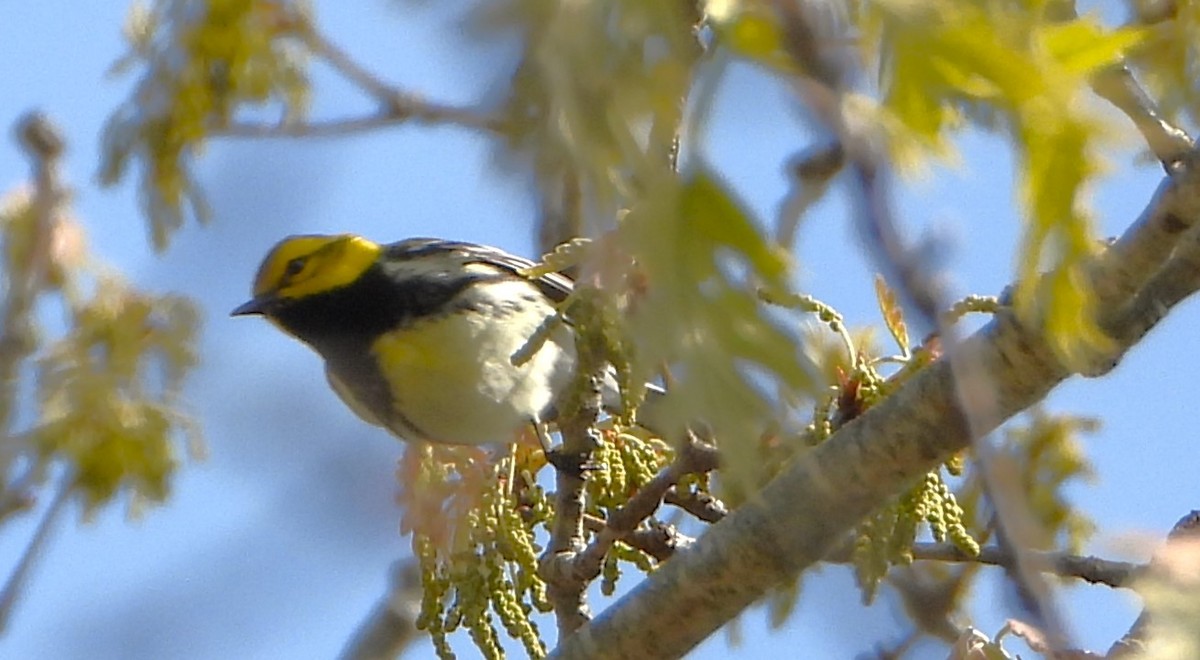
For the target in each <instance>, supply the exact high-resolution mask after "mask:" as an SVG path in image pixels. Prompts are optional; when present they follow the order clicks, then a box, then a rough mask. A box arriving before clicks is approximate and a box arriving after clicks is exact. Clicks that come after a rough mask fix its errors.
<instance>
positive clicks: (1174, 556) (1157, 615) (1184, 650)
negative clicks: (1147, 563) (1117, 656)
mask: <svg viewBox="0 0 1200 660" xmlns="http://www.w3.org/2000/svg"><path fill="white" fill-rule="evenodd" d="M1198 515H1200V514H1198V513H1197V512H1196V511H1193V512H1192V514H1191V516H1192V517H1193V518H1195V517H1196V516H1198ZM1194 522H1195V521H1194V520H1193V525H1192V526H1191V528H1190V529H1188V530H1187V531H1183V532H1182V533H1180V532H1181V530H1180V528H1179V527H1178V526H1177V527H1176V531H1173V532H1172V533H1171V538H1170V539H1169V540H1168V541H1167V545H1166V547H1164V548H1162V549H1160V550H1159V551H1158V552H1156V553H1155V556H1154V561H1153V562H1152V564H1151V569H1150V570H1149V571H1147V572H1146V574H1145V575H1143V576H1142V577H1140V578H1139V579H1138V580H1137V583H1136V585H1135V588H1136V589H1137V592H1138V594H1139V595H1140V596H1141V597H1142V599H1143V601H1144V602H1145V610H1144V612H1143V617H1142V618H1141V619H1139V621H1138V624H1135V627H1134V630H1133V632H1135V633H1138V634H1139V636H1140V637H1141V639H1140V640H1139V644H1138V645H1137V647H1135V648H1136V649H1137V652H1135V653H1132V654H1130V655H1128V656H1121V657H1133V658H1138V659H1147V660H1148V659H1150V658H1196V657H1200V626H1198V625H1197V624H1196V622H1197V621H1200V597H1197V595H1196V594H1197V593H1198V592H1200V536H1197V533H1198V532H1200V528H1197V527H1196V526H1195V524H1194ZM1143 626H1144V629H1142V627H1143Z"/></svg>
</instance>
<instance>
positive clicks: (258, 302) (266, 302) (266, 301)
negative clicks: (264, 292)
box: [229, 296, 275, 316]
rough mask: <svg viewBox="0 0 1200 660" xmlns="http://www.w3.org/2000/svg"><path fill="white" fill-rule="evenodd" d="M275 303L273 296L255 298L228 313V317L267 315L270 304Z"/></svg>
mask: <svg viewBox="0 0 1200 660" xmlns="http://www.w3.org/2000/svg"><path fill="white" fill-rule="evenodd" d="M273 302H275V298H274V297H273V296H257V297H255V298H253V299H251V300H248V301H246V302H244V303H242V304H240V305H238V306H237V307H235V308H234V309H233V311H232V312H229V315H230V316H255V315H258V316H262V315H264V314H266V313H267V310H268V309H269V308H270V307H271V303H273Z"/></svg>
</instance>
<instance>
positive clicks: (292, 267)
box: [283, 257, 308, 277]
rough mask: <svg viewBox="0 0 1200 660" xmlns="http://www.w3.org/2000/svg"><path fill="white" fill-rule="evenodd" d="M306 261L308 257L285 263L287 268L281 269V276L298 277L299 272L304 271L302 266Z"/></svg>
mask: <svg viewBox="0 0 1200 660" xmlns="http://www.w3.org/2000/svg"><path fill="white" fill-rule="evenodd" d="M307 261H308V257H296V258H295V259H292V260H291V261H289V262H287V267H285V268H284V269H283V276H284V277H295V276H297V275H299V274H300V271H302V270H304V264H305V262H307Z"/></svg>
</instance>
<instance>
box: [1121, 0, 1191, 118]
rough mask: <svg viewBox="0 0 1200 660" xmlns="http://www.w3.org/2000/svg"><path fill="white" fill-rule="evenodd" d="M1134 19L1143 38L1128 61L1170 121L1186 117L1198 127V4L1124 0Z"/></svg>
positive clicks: (1165, 0) (1173, 1)
mask: <svg viewBox="0 0 1200 660" xmlns="http://www.w3.org/2000/svg"><path fill="white" fill-rule="evenodd" d="M1126 4H1127V5H1128V6H1129V10H1130V14H1131V16H1132V18H1133V22H1134V23H1136V24H1138V25H1141V26H1143V28H1144V32H1145V39H1144V40H1143V42H1142V44H1141V46H1140V47H1139V48H1136V49H1134V50H1133V51H1132V52H1131V53H1130V54H1129V58H1128V63H1129V64H1130V66H1131V67H1132V68H1133V70H1134V71H1135V72H1136V73H1137V76H1138V79H1139V80H1141V81H1142V82H1143V83H1144V84H1145V85H1146V87H1147V88H1148V91H1149V92H1150V94H1151V96H1153V97H1154V100H1155V102H1156V103H1157V104H1158V107H1159V109H1160V110H1161V111H1162V112H1163V114H1164V115H1165V116H1166V117H1167V118H1169V119H1170V120H1171V121H1173V122H1178V121H1179V120H1181V119H1186V120H1187V121H1188V122H1189V124H1190V125H1191V126H1192V127H1193V128H1194V127H1196V126H1200V89H1198V88H1197V85H1196V70H1197V67H1200V43H1197V41H1196V33H1197V30H1200V3H1196V2H1189V1H1188V0H1179V1H1176V0H1126Z"/></svg>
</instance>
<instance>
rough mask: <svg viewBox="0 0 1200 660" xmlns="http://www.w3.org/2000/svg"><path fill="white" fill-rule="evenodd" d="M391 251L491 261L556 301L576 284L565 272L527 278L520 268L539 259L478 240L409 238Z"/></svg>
mask: <svg viewBox="0 0 1200 660" xmlns="http://www.w3.org/2000/svg"><path fill="white" fill-rule="evenodd" d="M386 249H387V251H388V254H389V255H395V256H397V257H405V256H407V257H409V258H414V259H417V258H420V257H424V256H430V255H434V254H439V253H440V254H446V253H449V254H453V255H454V256H456V257H458V258H459V259H460V260H461V262H462V263H463V264H472V263H480V264H489V265H492V266H496V267H497V268H501V269H503V270H506V271H508V272H510V273H512V274H513V276H514V277H520V278H522V279H528V280H529V281H530V282H532V283H533V284H535V285H537V287H538V288H539V289H541V291H542V293H543V294H545V296H546V297H547V298H549V299H550V300H553V301H554V302H556V303H560V302H562V301H563V300H566V298H567V296H569V295H570V294H571V291H572V290H573V289H574V288H575V283H574V282H573V281H572V280H571V278H569V277H567V276H566V275H563V274H562V273H547V274H545V275H542V276H540V277H535V278H526V277H525V276H524V275H521V274H520V271H521V270H524V269H526V268H530V267H533V266H536V265H537V263H536V262H534V261H530V260H529V259H526V258H524V257H518V256H517V255H515V254H509V253H508V252H505V251H504V250H500V249H498V248H494V247H489V246H487V245H479V244H478V243H463V242H459V241H444V240H441V239H437V238H410V239H407V240H403V241H400V242H398V243H392V244H391V245H388V246H386Z"/></svg>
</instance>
